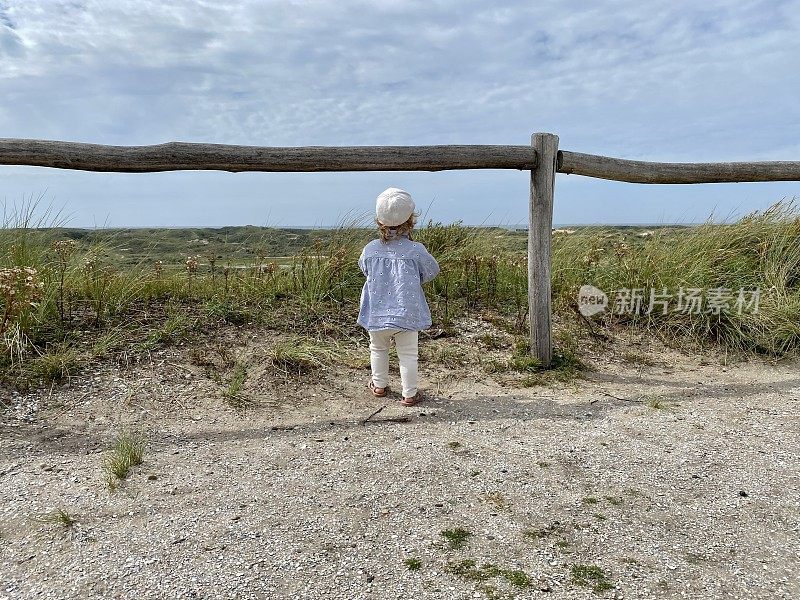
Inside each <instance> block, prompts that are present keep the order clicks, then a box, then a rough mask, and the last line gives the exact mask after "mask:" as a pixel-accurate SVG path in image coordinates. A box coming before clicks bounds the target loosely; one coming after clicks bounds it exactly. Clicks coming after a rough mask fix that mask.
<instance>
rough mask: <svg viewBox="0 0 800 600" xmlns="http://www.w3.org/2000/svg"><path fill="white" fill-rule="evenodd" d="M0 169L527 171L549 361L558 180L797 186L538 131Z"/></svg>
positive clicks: (165, 147) (781, 168) (47, 147)
mask: <svg viewBox="0 0 800 600" xmlns="http://www.w3.org/2000/svg"><path fill="white" fill-rule="evenodd" d="M0 165H27V166H38V167H53V168H57V169H74V170H80V171H105V172H120V173H148V172H159V171H183V170H214V171H231V172H241V171H295V172H298V171H299V172H315V171H444V170H457V169H516V170H525V171H530V172H531V183H530V200H529V202H530V203H529V224H528V302H529V309H530V336H531V353H532V354H533V356H535V357H536V358H537V359H538V360H539V361H540V362H541V363H542V365H543V366H545V367H547V366H550V363H551V360H552V334H551V305H550V296H551V289H550V285H551V284H550V260H551V259H550V256H551V241H552V240H551V231H552V221H553V190H554V184H555V174H556V173H565V174H574V175H584V176H587V177H595V178H598V179H610V180H613V181H626V182H630V183H662V184H688V183H725V182H728V183H732V182H748V181H800V161H774V162H727V163H659V162H645V161H638V160H623V159H619V158H611V157H608V156H599V155H594V154H581V153H579V152H569V151H566V150H563V151H561V150H558V136H555V135H553V134H549V133H537V134H534V135H533V137H532V142H531V146H490V145H480V146H456V145H446V146H307V147H282V148H277V147H268V146H234V145H227V144H196V143H186V142H169V143H166V144H158V145H154V146H104V145H100V144H84V143H77V142H61V141H52V140H28V139H8V138H6V139H2V138H0Z"/></svg>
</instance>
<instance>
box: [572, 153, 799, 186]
mask: <svg viewBox="0 0 800 600" xmlns="http://www.w3.org/2000/svg"><path fill="white" fill-rule="evenodd" d="M558 154H559V161H558V172H559V173H567V174H574V175H585V176H586V177H596V178H598V179H611V180H613V181H628V182H630V183H736V182H746V181H800V162H793V161H776V162H728V163H725V162H722V163H656V162H645V161H641V160H623V159H621V158H609V157H607V156H598V155H595V154H581V153H580V152H568V151H566V150H563V151H561V152H559V153H558Z"/></svg>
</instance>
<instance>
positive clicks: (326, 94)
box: [0, 0, 800, 226]
mask: <svg viewBox="0 0 800 600" xmlns="http://www.w3.org/2000/svg"><path fill="white" fill-rule="evenodd" d="M0 98H2V101H0V137H16V138H40V139H59V140H71V141H85V142H95V143H104V144H121V145H128V144H156V143H162V142H167V141H191V142H218V143H230V144H252V145H265V146H270V145H274V146H283V145H286V146H300V145H371V144H387V145H390V144H449V143H453V144H484V143H485V144H528V143H529V142H530V134H531V133H533V132H535V131H550V132H553V133H557V134H558V135H559V136H560V138H561V142H560V146H561V148H562V149H566V150H573V151H578V152H589V153H598V154H605V155H609V156H618V157H624V158H636V159H642V160H661V161H714V160H719V161H725V160H800V135H798V134H800V0H787V1H780V0H774V1H753V0H737V1H727V2H723V1H718V0H705V1H704V2H696V1H694V0H693V1H692V2H683V1H681V0H667V1H662V0H647V1H642V0H617V1H613V2H612V1H596V0H595V1H581V0H577V1H574V2H547V1H533V0H528V1H504V0H496V1H493V2H483V1H473V0H427V1H416V0H376V1H370V2H355V1H349V0H337V1H334V0H293V1H271V0H264V1H245V0H240V1H233V0H231V1H220V0H209V1H205V0H195V1H176V2H169V3H165V2H162V1H160V0H159V1H149V0H135V1H128V0H106V1H80V0H71V1H61V0H38V1H37V0H0ZM389 186H398V187H404V188H406V189H408V190H409V191H410V192H411V193H412V195H414V197H415V198H416V200H417V205H418V207H419V208H420V210H421V211H422V212H423V213H426V215H427V217H428V218H433V219H436V220H442V221H454V220H459V219H461V220H464V221H465V222H467V223H482V222H484V223H506V224H510V223H519V222H524V221H525V219H526V215H527V208H526V206H527V205H526V203H527V194H528V174H527V173H524V172H516V171H456V172H445V173H320V174H305V173H292V174H287V173H244V174H230V173H216V172H196V171H192V172H176V173H158V174H104V173H83V172H71V171H62V170H55V169H43V168H36V167H0V196H1V197H3V198H5V202H6V204H7V205H11V204H15V203H19V202H21V201H23V200H25V199H29V198H31V197H42V198H43V202H44V203H46V204H52V205H53V206H54V207H56V208H62V209H63V211H64V214H65V215H69V218H70V221H69V222H70V224H72V225H75V226H93V225H109V226H141V225H233V224H246V223H251V224H257V225H293V224H297V225H332V224H335V223H336V222H337V221H339V220H342V219H344V218H347V217H349V216H352V215H357V214H364V213H366V212H368V211H370V210H371V209H372V207H373V202H374V197H375V196H376V195H377V194H378V193H379V192H380V191H381V190H383V189H384V188H385V187H389ZM793 196H800V184H797V183H761V184H716V185H694V186H644V185H634V184H622V183H612V182H604V181H600V180H593V179H587V178H583V177H578V176H566V175H559V176H558V179H557V182H556V209H555V210H556V213H555V221H556V222H557V223H592V222H603V223H626V222H627V223H635V222H647V223H666V222H682V223H685V222H691V221H697V220H704V219H705V218H707V217H708V216H709V215H710V214H711V213H714V214H715V215H717V216H718V217H720V218H722V217H727V216H729V215H736V214H742V213H745V212H749V211H751V210H755V209H759V208H764V207H766V206H768V205H770V204H772V203H774V202H776V201H778V200H781V199H782V198H786V197H793Z"/></svg>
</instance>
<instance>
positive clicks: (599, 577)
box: [570, 565, 614, 594]
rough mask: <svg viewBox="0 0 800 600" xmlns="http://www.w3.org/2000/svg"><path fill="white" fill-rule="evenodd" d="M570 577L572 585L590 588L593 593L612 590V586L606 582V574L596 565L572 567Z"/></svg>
mask: <svg viewBox="0 0 800 600" xmlns="http://www.w3.org/2000/svg"><path fill="white" fill-rule="evenodd" d="M570 576H571V577H572V582H573V583H575V584H577V585H581V586H584V587H590V588H592V591H593V592H595V593H598V594H599V593H600V592H605V591H607V590H613V589H614V585H613V584H612V583H611V582H610V581H609V580H608V575H607V574H606V572H605V571H603V569H601V568H600V567H598V566H597V565H572V567H571V568H570Z"/></svg>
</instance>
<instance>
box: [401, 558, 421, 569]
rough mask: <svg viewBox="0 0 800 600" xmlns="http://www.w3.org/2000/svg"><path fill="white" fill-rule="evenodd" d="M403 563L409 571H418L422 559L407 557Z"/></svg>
mask: <svg viewBox="0 0 800 600" xmlns="http://www.w3.org/2000/svg"><path fill="white" fill-rule="evenodd" d="M403 563H404V564H405V566H406V569H408V570H409V571H419V570H420V569H421V568H422V561H421V560H420V559H418V558H407V559H405V560H404V561H403Z"/></svg>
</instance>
